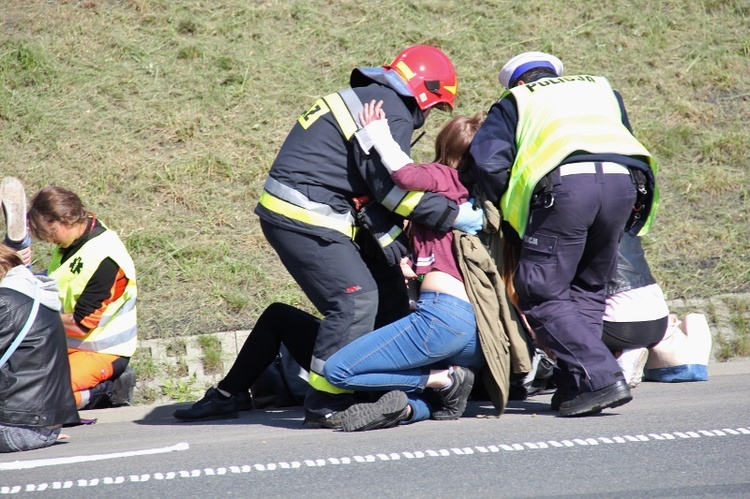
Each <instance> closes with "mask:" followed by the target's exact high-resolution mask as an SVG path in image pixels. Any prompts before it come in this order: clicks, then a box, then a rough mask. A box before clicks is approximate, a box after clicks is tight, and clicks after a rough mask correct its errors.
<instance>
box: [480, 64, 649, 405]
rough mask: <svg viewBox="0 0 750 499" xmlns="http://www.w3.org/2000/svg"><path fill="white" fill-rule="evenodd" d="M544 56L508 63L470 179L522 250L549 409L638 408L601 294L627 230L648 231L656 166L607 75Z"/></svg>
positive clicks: (522, 296) (520, 288)
mask: <svg viewBox="0 0 750 499" xmlns="http://www.w3.org/2000/svg"><path fill="white" fill-rule="evenodd" d="M562 70H563V65H562V62H561V61H560V60H559V59H558V58H557V57H555V56H552V55H550V54H546V53H543V52H527V53H523V54H520V55H518V56H516V57H514V58H513V59H511V60H510V61H509V62H508V63H507V64H505V66H503V68H502V69H501V71H500V74H499V79H500V83H502V84H503V86H505V88H506V89H507V91H506V92H505V93H503V95H502V96H501V97H500V100H498V101H497V102H496V103H495V104H493V106H492V107H491V109H490V111H489V115H488V117H487V119H486V120H485V122H484V124H483V125H482V127H481V128H480V130H479V132H478V133H477V134H476V136H475V138H474V140H473V142H472V145H471V147H470V154H471V156H472V158H473V160H474V165H473V171H474V175H475V178H476V180H477V182H478V184H479V185H480V186H481V188H482V189H483V190H484V191H485V194H486V195H487V197H488V198H489V199H490V200H491V201H493V202H496V203H499V206H500V209H501V211H502V215H503V219H504V227H503V229H504V233H505V235H506V236H507V237H509V239H513V238H515V241H517V243H518V244H519V245H520V246H521V250H520V257H519V263H518V267H517V269H516V273H515V278H514V285H515V289H516V291H517V293H518V298H519V307H520V308H521V311H522V312H523V313H524V314H525V315H526V318H527V319H528V322H529V325H530V326H531V327H532V329H533V330H534V332H535V334H536V336H537V338H538V339H539V340H540V342H541V343H543V344H544V345H546V346H547V347H549V348H550V349H551V350H552V351H553V352H554V353H555V354H556V356H557V369H556V371H555V374H554V376H555V381H556V382H557V386H558V390H557V392H556V393H555V395H554V396H553V401H552V405H553V409H555V410H557V409H559V411H560V415H561V416H583V415H586V414H592V413H596V412H599V411H601V410H602V409H604V408H608V407H617V406H620V405H622V404H625V403H627V402H629V401H630V400H631V399H632V396H631V394H630V391H629V389H628V385H627V383H626V382H625V380H624V378H623V374H622V372H621V369H620V368H619V366H618V364H617V362H616V360H615V358H614V357H613V356H612V354H611V353H610V351H609V350H608V349H607V347H606V346H605V345H604V343H603V342H602V340H601V331H602V316H603V313H604V304H605V285H606V283H607V281H608V280H609V278H610V276H611V275H612V273H613V272H614V269H615V265H616V262H617V247H618V242H619V240H620V237H621V235H622V234H623V230H624V229H625V230H628V231H629V232H630V233H633V234H635V233H638V232H639V231H640V233H641V234H643V233H645V232H646V231H647V230H648V228H649V227H650V225H651V221H652V218H653V215H654V212H655V207H656V201H657V198H658V196H657V193H656V190H655V181H654V175H653V174H654V173H655V172H656V163H655V162H654V160H653V159H652V157H651V154H649V152H648V151H647V150H646V148H645V147H644V146H643V145H642V144H641V143H640V142H638V140H636V139H635V137H633V134H632V130H631V127H630V124H629V122H628V118H627V114H626V112H625V108H624V105H623V102H622V98H621V96H620V95H619V94H618V93H617V92H615V91H614V90H613V89H612V88H611V87H610V85H609V83H608V81H607V80H606V79H605V78H604V77H601V76H589V75H577V76H562Z"/></svg>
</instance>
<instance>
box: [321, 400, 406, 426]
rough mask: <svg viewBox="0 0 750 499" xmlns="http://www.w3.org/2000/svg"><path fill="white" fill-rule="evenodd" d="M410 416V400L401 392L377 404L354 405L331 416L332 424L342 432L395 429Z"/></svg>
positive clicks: (378, 401)
mask: <svg viewBox="0 0 750 499" xmlns="http://www.w3.org/2000/svg"><path fill="white" fill-rule="evenodd" d="M408 416H409V398H408V397H407V396H406V394H405V393H404V392H402V391H399V390H393V391H391V392H388V393H386V394H385V395H383V396H382V397H380V398H379V399H378V400H377V402H364V403H361V404H354V405H353V406H351V407H349V408H348V409H347V410H345V411H343V412H337V413H335V414H333V416H331V418H330V419H331V422H332V423H333V424H334V426H335V427H340V428H341V430H342V431H366V430H380V429H383V428H393V427H394V426H398V424H399V423H400V422H401V421H405V420H406V419H407V418H408Z"/></svg>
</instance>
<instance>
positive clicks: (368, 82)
mask: <svg viewBox="0 0 750 499" xmlns="http://www.w3.org/2000/svg"><path fill="white" fill-rule="evenodd" d="M352 88H353V89H354V92H355V93H356V94H357V97H359V99H360V100H361V101H362V102H370V101H371V100H376V101H379V100H382V101H383V110H384V111H385V112H386V115H387V118H388V125H389V127H390V129H391V133H392V135H393V137H394V139H395V140H396V142H398V143H399V145H400V146H401V148H402V149H403V150H404V151H405V152H406V153H409V151H410V140H411V137H412V133H413V132H414V130H415V129H418V128H419V127H421V126H422V125H423V123H424V114H423V113H422V111H421V110H420V109H419V108H418V107H417V105H416V101H415V100H414V98H413V97H408V98H407V97H404V96H400V95H399V94H398V93H397V92H396V91H395V90H393V89H392V88H390V87H388V86H387V85H386V84H384V83H383V82H380V81H376V80H373V79H372V78H369V77H367V76H364V75H362V74H361V72H360V71H358V70H355V71H353V73H352ZM319 110H320V106H319V105H318V103H317V102H316V104H314V105H313V106H312V107H311V108H310V109H309V110H308V111H307V112H306V113H304V114H303V117H304V116H310V119H308V120H307V121H305V124H304V125H303V124H302V121H301V120H300V119H298V120H297V122H296V123H295V125H294V126H293V128H292V130H291V132H290V133H289V135H288V136H287V138H286V140H285V141H284V143H283V145H282V146H281V149H280V150H279V153H278V155H277V156H276V159H275V160H274V163H273V165H272V167H271V170H270V172H269V176H270V177H271V178H273V179H274V180H276V181H278V182H280V183H282V184H283V185H285V186H288V187H291V188H293V189H295V190H297V191H299V192H301V193H302V194H303V195H304V196H306V197H307V198H308V199H309V200H311V201H314V202H317V203H321V204H324V205H327V206H330V207H331V208H333V210H334V211H335V212H336V213H347V212H350V213H351V214H352V216H356V210H355V208H354V206H353V203H352V199H353V198H355V197H361V196H367V197H368V198H369V199H370V200H371V201H377V202H382V201H383V200H384V198H385V197H386V196H387V194H388V193H389V192H390V191H391V189H393V187H394V183H393V180H391V178H390V175H389V173H388V170H387V169H386V168H385V167H383V166H382V164H380V160H379V157H378V155H369V156H368V155H366V154H365V153H364V152H363V151H362V150H361V149H360V147H359V146H358V144H357V141H356V140H353V139H352V140H347V139H346V138H345V137H344V136H343V135H342V132H341V129H340V128H339V126H338V124H337V122H336V120H335V117H334V116H333V114H332V113H330V112H319ZM303 121H304V120H303ZM255 213H256V214H257V215H258V216H259V217H260V218H261V219H262V220H264V221H266V222H269V223H272V224H274V225H276V226H278V227H284V228H287V229H291V230H296V231H299V232H303V233H307V234H311V235H315V236H321V237H331V238H334V239H335V238H341V237H344V236H342V235H341V234H339V233H337V232H336V231H331V230H328V229H323V228H319V227H316V226H313V225H308V224H304V223H302V222H298V221H296V220H293V219H291V218H287V217H285V216H282V215H279V214H278V213H274V212H272V211H271V210H268V209H266V208H265V207H264V206H262V205H260V204H259V205H258V206H257V207H256V209H255ZM457 215H458V207H457V206H456V203H454V202H452V201H449V200H448V199H446V198H444V197H443V196H441V195H439V194H435V193H431V192H426V193H424V196H423V197H422V198H421V200H420V201H419V202H418V203H416V206H414V207H413V210H412V212H411V214H409V215H408V216H407V218H409V219H411V220H414V221H416V222H419V223H422V224H424V225H427V226H429V227H432V228H435V229H436V230H438V231H440V232H447V231H448V230H450V228H451V226H452V225H453V221H454V220H455V218H456V216H457Z"/></svg>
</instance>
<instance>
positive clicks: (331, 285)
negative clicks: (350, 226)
mask: <svg viewBox="0 0 750 499" xmlns="http://www.w3.org/2000/svg"><path fill="white" fill-rule="evenodd" d="M260 224H261V228H262V230H263V234H264V235H265V236H266V239H267V240H268V242H269V243H270V244H271V246H272V247H273V248H274V250H276V252H277V253H278V255H279V258H280V259H281V262H282V263H283V264H284V267H286V269H287V271H289V273H290V274H291V276H292V277H293V278H294V280H295V281H296V282H297V284H299V286H300V288H302V291H303V292H304V293H305V295H306V296H307V297H308V299H309V300H310V301H311V302H312V303H313V305H314V306H315V307H316V308H317V309H318V311H319V312H320V313H321V314H322V315H323V320H322V321H321V324H320V328H319V329H318V334H317V339H316V342H315V348H314V350H313V358H312V362H311V370H312V371H314V372H315V373H317V374H322V372H323V365H324V364H325V361H326V360H327V359H328V358H329V357H330V356H331V355H333V354H334V353H336V352H337V351H338V350H339V349H341V348H342V347H344V346H345V345H348V344H349V343H351V342H352V341H354V340H355V339H357V338H359V337H360V336H362V335H363V334H365V333H369V332H370V331H373V330H374V329H375V328H377V327H380V326H382V325H385V324H389V323H390V322H393V321H395V320H398V319H399V318H401V317H403V316H404V315H406V314H408V312H409V301H408V296H407V294H406V286H405V284H404V277H403V274H402V273H401V270H400V268H399V267H398V266H388V265H387V263H386V262H385V260H378V259H368V258H367V257H366V256H364V255H362V254H361V252H360V248H359V246H358V245H357V244H356V243H355V242H354V241H353V240H351V239H348V238H346V237H344V236H342V235H341V234H339V233H337V232H335V231H331V235H330V237H321V236H317V235H309V234H304V233H301V232H296V231H292V230H288V229H285V228H281V227H277V226H275V225H273V224H270V223H268V222H266V221H263V220H261V222H260Z"/></svg>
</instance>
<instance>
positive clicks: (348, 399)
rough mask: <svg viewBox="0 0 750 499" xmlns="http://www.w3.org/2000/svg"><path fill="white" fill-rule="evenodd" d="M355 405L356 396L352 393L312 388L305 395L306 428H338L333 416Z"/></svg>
mask: <svg viewBox="0 0 750 499" xmlns="http://www.w3.org/2000/svg"><path fill="white" fill-rule="evenodd" d="M352 405H354V397H353V396H352V394H350V393H341V394H333V393H326V392H321V391H319V390H315V389H314V388H312V387H311V388H310V389H309V390H308V392H307V396H305V421H304V423H303V425H304V426H305V427H306V428H314V429H317V428H329V429H330V428H337V425H336V424H334V422H333V420H332V419H331V416H333V414H334V413H337V412H343V411H345V410H346V409H348V408H349V407H351V406H352Z"/></svg>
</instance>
